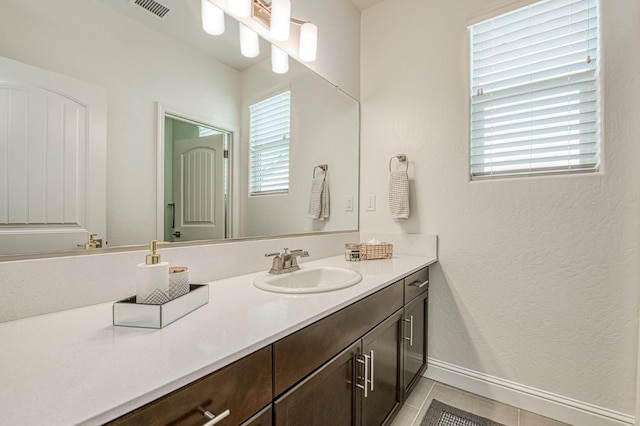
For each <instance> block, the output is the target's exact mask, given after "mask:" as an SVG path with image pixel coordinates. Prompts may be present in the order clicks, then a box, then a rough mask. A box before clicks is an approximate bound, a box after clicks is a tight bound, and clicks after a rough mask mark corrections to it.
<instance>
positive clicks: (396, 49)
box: [361, 0, 640, 414]
mask: <svg viewBox="0 0 640 426" xmlns="http://www.w3.org/2000/svg"><path fill="white" fill-rule="evenodd" d="M602 3H603V5H602V6H603V7H602V27H603V42H602V43H603V47H604V52H603V80H602V81H603V100H604V126H603V127H604V129H603V163H604V167H603V171H602V173H598V174H589V175H579V176H552V177H540V178H521V179H505V180H496V181H483V182H469V179H468V173H467V170H468V158H467V156H468V127H469V126H468V123H467V122H468V99H467V93H468V46H467V44H468V41H467V31H466V24H467V20H468V19H469V18H470V17H471V16H474V15H477V14H478V13H482V12H484V11H486V10H488V9H491V8H493V7H495V6H500V5H503V4H504V2H500V1H496V0H481V1H480V0H465V1H456V2H450V1H446V0H434V1H429V2H424V1H420V0H386V1H384V2H382V3H379V4H377V5H375V6H374V7H372V8H370V9H367V10H365V11H364V12H363V14H362V17H363V19H362V39H361V40H362V46H361V52H362V55H361V58H362V61H361V69H362V72H361V101H362V153H361V157H362V165H361V167H362V169H361V170H362V171H361V194H362V198H361V200H362V202H361V209H362V210H361V211H362V213H361V230H362V231H364V232H367V231H374V230H375V231H378V232H406V233H417V232H421V233H429V234H437V235H438V237H439V264H438V265H436V267H434V268H433V274H432V286H431V289H432V292H431V296H432V299H431V311H430V321H431V322H430V334H429V339H430V341H429V344H430V354H429V355H430V356H431V357H433V358H436V359H439V360H442V361H445V362H448V363H451V364H455V365H459V366H462V367H466V368H469V369H472V370H476V371H479V372H483V373H486V374H490V375H493V376H496V377H500V378H504V379H507V380H510V381H513V382H516V383H520V384H524V385H528V386H532V387H534V388H538V389H542V390H545V391H548V392H552V393H555V394H559V395H562V396H565V397H569V398H575V399H577V400H580V401H584V402H587V403H591V404H595V405H597V406H601V407H605V408H608V409H610V410H614V411H620V412H624V413H631V414H633V413H634V397H635V371H636V352H637V336H638V332H637V330H638V316H637V310H638V290H637V287H638V283H639V278H640V277H639V271H638V263H639V262H638V260H639V255H638V252H639V221H640V198H639V190H638V184H639V183H640V172H639V171H640V168H639V167H638V165H637V162H638V160H639V159H640V144H639V143H638V135H639V134H640V120H638V111H640V97H639V96H638V95H639V94H640V81H639V78H638V75H639V73H640V59H639V57H638V55H637V46H638V45H640V21H638V16H640V4H639V3H638V2H637V0H618V1H604V2H602ZM398 153H406V154H408V156H409V159H410V169H409V171H410V177H411V179H412V182H411V190H412V193H411V195H412V207H413V214H412V217H411V219H410V220H409V221H408V222H406V223H403V224H396V223H394V222H393V221H392V220H391V219H390V218H389V214H388V212H387V207H388V206H387V201H386V197H387V191H386V187H387V173H386V171H387V163H388V159H389V157H390V156H391V155H394V154H398ZM368 195H376V196H377V200H378V206H377V207H378V209H377V211H376V212H367V211H366V200H367V196H368Z"/></svg>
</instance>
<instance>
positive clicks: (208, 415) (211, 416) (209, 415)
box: [202, 410, 231, 426]
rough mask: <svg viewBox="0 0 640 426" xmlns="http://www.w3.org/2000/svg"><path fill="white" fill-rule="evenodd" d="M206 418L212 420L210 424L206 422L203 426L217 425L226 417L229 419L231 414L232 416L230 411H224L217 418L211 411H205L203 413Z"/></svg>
mask: <svg viewBox="0 0 640 426" xmlns="http://www.w3.org/2000/svg"><path fill="white" fill-rule="evenodd" d="M202 414H203V415H204V416H205V417H206V418H208V419H210V420H209V421H208V422H206V423H205V424H203V425H202V426H213V425H215V424H216V423H218V422H219V421H220V420H222V419H224V418H225V417H227V416H228V415H229V414H231V411H229V410H224V411H223V412H222V413H220V414H218V415H217V416H216V415H215V414H213V413H211V412H210V411H205V412H203V413H202Z"/></svg>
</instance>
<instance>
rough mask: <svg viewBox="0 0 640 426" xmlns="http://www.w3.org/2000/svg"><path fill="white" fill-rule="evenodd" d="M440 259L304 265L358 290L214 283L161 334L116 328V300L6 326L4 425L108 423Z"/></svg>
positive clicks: (246, 279)
mask: <svg viewBox="0 0 640 426" xmlns="http://www.w3.org/2000/svg"><path fill="white" fill-rule="evenodd" d="M434 262H436V259H435V258H430V257H421V256H402V255H401V256H394V257H393V258H392V259H389V260H374V261H363V262H346V261H345V260H344V258H343V257H342V256H336V257H331V258H327V259H321V260H317V261H313V262H305V263H301V267H302V268H304V267H305V266H339V267H345V268H349V269H353V270H356V271H358V272H360V273H361V274H362V277H363V279H362V281H361V282H360V283H359V284H357V285H355V286H353V287H349V288H346V289H342V290H336V291H333V292H327V293H314V294H307V295H288V294H280V293H270V292H266V291H263V290H259V289H257V288H255V287H253V285H252V282H253V278H254V277H256V276H257V275H260V274H262V273H264V272H261V273H254V274H248V275H242V276H238V277H233V278H228V279H224V280H219V281H213V282H211V283H209V284H210V286H209V303H208V304H206V305H204V306H203V307H201V308H198V309H196V310H195V311H193V312H192V313H190V314H189V315H187V316H185V317H183V318H181V319H179V320H177V321H176V322H174V323H172V324H169V325H168V326H167V327H165V328H163V329H159V330H155V329H143V328H128V327H114V326H113V325H112V303H103V304H100V305H93V306H88V307H84V308H79V309H73V310H69V311H63V312H58V313H54V314H48V315H42V316H38V317H33V318H27V319H23V320H18V321H12V322H6V323H1V324H0V342H1V347H2V349H1V350H0V383H1V384H2V385H1V386H0V413H1V415H0V416H1V418H2V423H3V424H7V425H18V424H29V425H32V426H33V425H39V424H42V425H45V424H46V425H71V424H102V423H104V422H107V421H109V420H112V419H115V418H117V417H119V416H121V415H123V414H125V413H127V412H129V411H131V410H133V409H135V408H138V407H140V406H142V405H144V404H146V403H148V402H150V401H153V400H154V399H157V398H158V397H160V396H162V395H165V394H167V393H169V392H171V391H173V390H175V389H178V388H180V387H181V386H184V385H186V384H187V383H190V382H192V381H193V380H196V379H198V378H200V377H203V376H205V375H207V374H209V373H211V372H213V371H215V370H217V369H219V368H221V367H223V366H225V365H227V364H230V363H231V362H233V361H235V360H237V359H239V358H242V357H243V356H245V355H247V354H250V353H252V352H254V351H255V350H257V349H259V348H262V347H264V346H266V345H268V344H271V343H273V342H275V341H276V340H278V339H280V338H282V337H284V336H286V335H288V334H291V333H292V332H294V331H296V330H299V329H301V328H302V327H304V326H306V325H308V324H311V323H313V322H315V321H317V320H318V319H320V318H322V317H324V316H326V315H328V314H330V313H333V312H335V311H337V310H339V309H341V308H343V307H345V306H347V305H349V304H351V303H353V302H355V301H357V300H359V299H361V298H362V297H364V296H366V295H368V294H371V293H373V292H375V291H377V290H379V289H381V288H383V287H385V286H386V285H388V284H391V283H393V282H395V281H396V280H397V279H398V277H400V276H404V275H407V274H409V273H412V272H415V271H417V270H418V269H420V268H422V267H424V266H427V265H430V264H432V263H434ZM265 272H266V271H265Z"/></svg>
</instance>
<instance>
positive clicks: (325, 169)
mask: <svg viewBox="0 0 640 426" xmlns="http://www.w3.org/2000/svg"><path fill="white" fill-rule="evenodd" d="M316 169H320V170H322V171H323V172H326V171H327V170H329V166H328V165H326V164H319V165H317V166H315V167H314V168H313V178H314V179H315V177H316Z"/></svg>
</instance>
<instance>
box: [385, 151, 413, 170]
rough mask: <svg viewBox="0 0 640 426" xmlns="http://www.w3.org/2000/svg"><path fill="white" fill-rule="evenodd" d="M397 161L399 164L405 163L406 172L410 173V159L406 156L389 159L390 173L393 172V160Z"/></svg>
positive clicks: (399, 155) (400, 155) (395, 156)
mask: <svg viewBox="0 0 640 426" xmlns="http://www.w3.org/2000/svg"><path fill="white" fill-rule="evenodd" d="M394 158H395V159H397V160H398V162H399V163H405V167H406V168H405V170H404V171H405V172H406V171H409V158H408V157H407V155H406V154H398V155H394V156H392V157H391V158H389V171H391V162H392V161H393V159H394Z"/></svg>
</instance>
